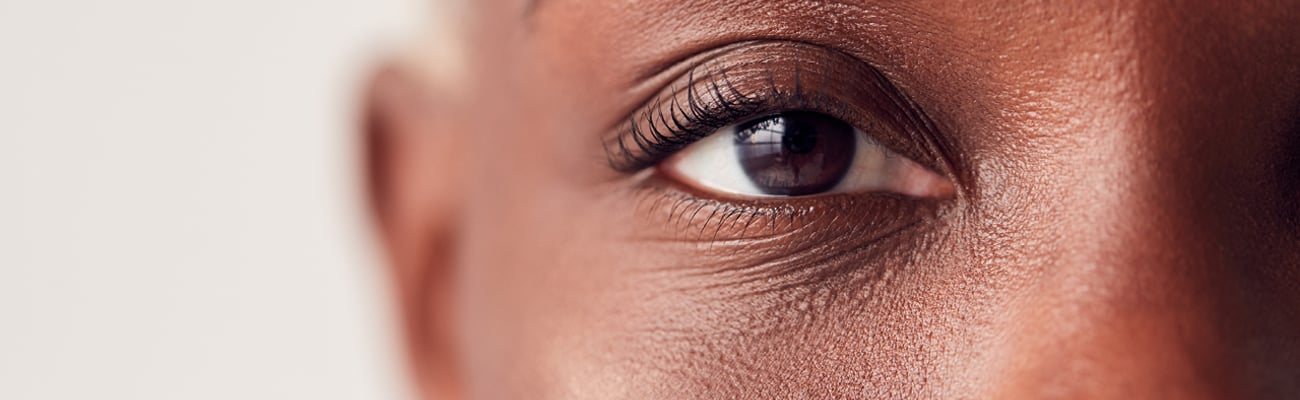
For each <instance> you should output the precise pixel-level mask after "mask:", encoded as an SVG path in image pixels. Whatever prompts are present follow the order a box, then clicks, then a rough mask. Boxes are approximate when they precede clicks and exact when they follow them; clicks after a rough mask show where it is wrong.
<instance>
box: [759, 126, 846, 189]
mask: <svg viewBox="0 0 1300 400" xmlns="http://www.w3.org/2000/svg"><path fill="white" fill-rule="evenodd" d="M854 135H855V132H854V129H853V126H852V125H849V124H848V123H847V122H844V121H841V120H839V119H836V118H834V117H831V116H828V115H825V114H820V113H815V112H809V111H787V112H782V113H779V114H774V115H769V116H766V117H762V118H758V119H755V120H752V121H749V122H746V123H743V124H740V125H738V126H736V154H737V156H738V158H739V159H740V164H741V166H742V167H743V169H744V170H745V175H746V176H748V177H749V180H750V181H752V182H754V185H756V186H758V189H759V190H761V191H762V192H763V193H765V194H771V195H780V196H801V195H808V194H815V193H821V192H825V191H827V190H830V189H831V188H833V187H835V185H837V184H839V182H840V180H841V179H843V178H844V174H845V173H847V172H848V170H849V166H850V165H852V163H853V152H854V150H855V147H856V145H857V137H856V136H854Z"/></svg>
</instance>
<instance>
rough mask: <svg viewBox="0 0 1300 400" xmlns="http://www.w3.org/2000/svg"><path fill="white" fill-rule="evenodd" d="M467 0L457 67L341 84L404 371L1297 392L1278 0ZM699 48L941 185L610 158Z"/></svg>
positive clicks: (495, 383) (776, 390) (1296, 229)
mask: <svg viewBox="0 0 1300 400" xmlns="http://www.w3.org/2000/svg"><path fill="white" fill-rule="evenodd" d="M475 4H477V8H476V9H475V11H474V13H473V18H472V21H475V22H477V23H476V24H472V25H471V27H472V29H470V30H469V35H468V40H469V43H474V44H475V45H474V46H472V47H471V51H470V54H469V57H468V63H469V66H470V68H468V71H469V76H468V77H467V78H466V79H464V80H462V81H460V82H458V85H452V86H448V85H447V84H445V83H438V82H436V81H435V80H430V79H422V78H421V77H423V76H426V74H423V73H422V70H421V67H419V66H415V65H410V64H402V63H394V65H393V66H391V67H389V68H385V69H382V71H381V72H380V73H379V74H377V76H376V78H375V79H374V84H373V85H372V90H371V91H370V92H369V97H368V98H369V100H368V104H369V107H368V108H367V110H368V116H369V118H368V121H369V124H368V125H367V129H366V138H367V148H368V150H369V151H368V154H369V159H368V160H369V164H368V165H369V171H370V175H369V176H370V182H371V183H372V185H371V193H372V197H373V199H374V205H375V207H374V208H375V210H376V215H377V216H378V220H379V221H380V226H381V230H382V232H383V233H384V236H385V243H386V244H387V250H388V254H390V256H391V260H392V264H393V266H394V271H395V273H394V276H395V278H396V279H395V280H396V282H397V285H396V286H397V287H398V289H399V290H398V293H399V295H400V299H401V304H402V306H403V310H404V313H403V315H404V320H405V322H406V327H407V334H408V335H407V336H408V338H409V342H410V343H411V352H412V359H413V360H414V364H415V368H414V369H415V374H416V376H417V378H418V379H417V380H418V381H419V382H420V383H421V385H420V386H421V389H422V391H423V393H424V394H425V395H427V396H428V397H429V398H486V399H524V398H527V399H544V398H557V399H621V398H627V399H650V398H662V399H687V398H708V399H723V398H728V399H760V398H762V399H766V398H817V399H823V398H998V399H1010V398H1032V399H1041V398H1187V399H1193V398H1197V399H1199V398H1205V399H1209V398H1234V399H1239V398H1288V397H1294V396H1297V395H1300V311H1297V310H1300V4H1297V3H1295V2H1289V1H1242V2H1231V1H1145V2H1137V1H1101V2H1026V1H998V2H992V1H990V2H978V3H976V2H955V1H929V0H922V1H906V2H903V1H872V0H838V1H812V0H770V1H739V0H712V1H709V0H699V1H668V0H665V1H594V0H543V1H542V2H541V3H539V4H536V5H535V6H533V7H532V8H531V11H529V8H528V7H529V6H527V5H525V4H523V3H522V2H517V1H508V0H500V1H495V2H475ZM843 59H848V60H853V62H844V60H843ZM709 63H714V64H712V65H720V66H749V68H750V69H751V70H754V71H769V72H767V74H768V76H771V77H775V78H774V79H772V80H771V81H772V82H775V83H773V85H776V86H782V87H784V88H788V87H789V85H792V83H790V82H792V81H791V80H790V79H789V78H790V77H792V76H794V75H793V74H794V72H793V71H796V70H797V71H800V73H801V74H802V75H801V76H804V77H807V76H815V77H816V78H815V79H805V81H804V84H805V87H804V90H807V91H812V92H817V93H830V94H831V95H835V96H838V97H839V98H842V99H843V100H842V101H843V102H845V103H849V105H850V106H852V107H850V108H854V109H862V110H866V111H864V112H862V113H861V115H858V117H859V119H858V120H852V121H848V122H851V123H854V124H855V125H859V126H862V125H864V124H865V125H871V124H877V125H879V126H882V127H883V128H880V129H877V130H875V131H872V134H873V135H874V136H876V137H877V138H878V139H879V140H880V142H882V143H884V144H887V145H888V146H889V147H890V148H892V149H894V150H895V151H897V152H899V153H900V154H903V155H905V156H907V157H909V158H911V159H913V160H915V161H916V162H918V163H920V164H923V165H925V166H927V167H929V168H931V169H932V170H933V171H935V172H937V173H939V174H940V175H942V176H944V177H945V178H947V179H948V180H949V181H950V182H951V183H952V184H953V185H954V187H955V188H956V193H955V194H954V195H952V196H950V197H944V198H929V199H917V198H907V197H901V196H897V195H891V194H888V193H840V194H833V195H821V196H811V197H799V198H784V199H764V200H753V199H735V198H727V197H725V196H716V195H711V194H709V193H706V192H702V191H699V190H695V189H692V188H690V187H689V186H688V185H684V184H683V183H682V182H680V181H678V180H675V179H674V178H672V177H668V176H664V174H662V173H653V172H647V173H637V172H638V169H636V168H632V169H627V168H624V169H623V170H616V169H615V168H611V165H610V163H609V162H608V161H611V158H610V157H612V156H611V152H610V151H609V150H610V148H609V146H608V145H609V143H611V141H610V140H611V139H610V138H611V137H617V135H618V134H619V133H620V132H622V131H624V130H625V129H623V128H626V126H625V124H631V122H629V121H630V120H632V121H635V119H636V116H637V115H640V114H644V112H643V111H644V107H646V106H647V104H649V103H652V100H654V99H656V98H660V97H664V96H669V97H670V98H671V93H672V92H673V88H675V87H680V85H682V84H683V80H682V79H683V77H684V76H686V75H688V72H690V71H692V70H693V69H699V68H703V67H701V66H704V65H710V64H709ZM854 63H860V65H858V66H856V67H855V66H854V65H857V64H854ZM862 65H869V66H870V67H868V68H867V69H863V68H862V67H861V66H862ZM872 69H874V70H878V71H879V74H880V75H881V76H883V77H884V78H885V79H886V80H887V81H888V82H889V83H890V85H892V89H888V88H886V89H882V90H880V91H875V92H870V93H867V94H862V95H855V94H853V93H849V92H852V89H853V88H862V87H873V86H870V82H871V80H870V78H869V76H868V75H870V74H868V73H864V72H863V71H870V70H872ZM697 74H698V72H697ZM714 78H716V76H715V77H714ZM705 79H713V78H705ZM738 80H740V81H744V79H743V78H742V79H738ZM750 81H753V82H759V81H761V80H757V79H751V80H750ZM753 82H751V83H743V82H742V83H740V84H738V85H746V84H754V83H753ZM783 85H784V86H783ZM845 88H849V89H845ZM759 89H761V88H759V87H757V86H755V89H754V90H751V91H756V90H759ZM890 90H893V92H891V91H890ZM837 91H838V92H837ZM895 92H896V94H897V96H898V97H900V98H905V99H907V100H909V101H910V103H911V104H912V105H913V107H914V109H915V110H917V113H918V114H919V115H923V116H924V118H922V120H924V121H928V122H929V124H928V125H927V124H912V125H909V124H908V123H906V121H904V122H898V121H902V120H905V119H906V118H901V117H897V116H898V115H900V112H899V110H896V109H887V108H888V107H883V106H881V107H876V106H874V105H873V104H877V103H879V104H885V103H882V102H880V101H879V99H880V98H883V97H880V96H887V95H889V94H890V93H895ZM835 93H840V94H835ZM845 93H847V94H845ZM872 93H875V94H872ZM881 93H885V94H883V95H882V94H881ZM873 96H875V97H873ZM873 99H874V100H873ZM889 104H894V103H889ZM891 117H897V118H892V119H891ZM848 119H849V118H846V120H848ZM891 124H892V125H891ZM873 126H874V125H873ZM918 126H920V127H918ZM614 153H616V152H614ZM615 158H616V157H615ZM615 164H617V162H616V163H615ZM639 170H645V171H656V169H655V168H654V167H653V166H651V167H648V168H641V169H639Z"/></svg>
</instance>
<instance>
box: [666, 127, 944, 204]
mask: <svg viewBox="0 0 1300 400" xmlns="http://www.w3.org/2000/svg"><path fill="white" fill-rule="evenodd" d="M659 169H660V170H661V171H662V172H663V173H664V175H666V176H667V177H669V178H671V179H673V180H675V181H677V182H680V183H682V184H684V185H687V186H689V187H692V188H694V189H697V190H702V191H705V192H708V193H714V194H717V195H720V196H724V197H741V198H752V197H773V196H784V197H793V196H811V195H818V194H825V193H845V192H848V193H863V192H891V193H896V194H901V195H905V196H910V197H918V198H943V197H947V196H950V195H951V194H952V192H953V187H952V184H951V183H950V182H949V181H948V180H947V179H946V178H944V177H943V176H940V175H939V174H938V173H935V172H933V171H931V170H930V169H929V168H927V167H925V166H923V165H921V164H919V163H917V162H915V161H913V160H911V159H908V158H906V157H903V156H901V155H899V154H897V153H895V152H893V151H892V150H890V149H888V148H887V147H885V146H883V145H881V144H879V143H878V142H877V141H875V140H872V139H871V138H869V137H868V136H867V135H866V134H865V133H863V131H862V130H860V129H858V128H856V127H854V126H852V125H851V124H849V123H847V122H845V121H843V120H840V119H838V118H835V117H832V116H829V115H826V114H822V113H817V112H812V111H786V112H780V113H775V114H771V115H768V116H763V117H758V118H754V119H750V120H747V121H744V122H741V123H737V124H733V125H729V126H727V127H724V128H721V129H718V130H717V131H715V132H714V133H713V134H710V135H708V136H706V137H704V138H701V139H700V140H698V141H697V142H695V143H693V144H691V145H689V146H687V147H686V148H684V149H682V150H681V151H679V152H678V153H677V154H675V155H673V156H671V157H669V158H667V159H665V160H664V161H663V162H662V163H661V164H660V165H659Z"/></svg>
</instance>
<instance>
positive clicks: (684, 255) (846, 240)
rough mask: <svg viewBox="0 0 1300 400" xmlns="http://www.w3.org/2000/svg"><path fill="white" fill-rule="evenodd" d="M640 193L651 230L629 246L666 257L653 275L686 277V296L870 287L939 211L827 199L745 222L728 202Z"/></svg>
mask: <svg viewBox="0 0 1300 400" xmlns="http://www.w3.org/2000/svg"><path fill="white" fill-rule="evenodd" d="M647 184H652V183H647ZM639 190H645V191H646V192H644V193H642V194H641V196H646V197H644V198H643V199H642V201H646V202H650V204H646V205H645V206H642V207H638V213H639V214H641V216H640V217H638V218H637V221H639V222H638V224H645V225H640V226H637V227H636V229H635V232H637V233H636V235H635V236H632V237H628V238H626V239H627V240H631V241H636V242H638V243H641V245H642V246H651V247H652V248H655V249H658V250H657V251H656V253H657V254H660V255H661V256H662V257H656V258H657V259H659V260H661V261H660V263H659V264H658V265H656V266H648V267H647V268H648V270H647V271H646V272H654V273H656V274H670V275H671V276H676V277H679V278H682V279H679V280H675V282H680V283H681V284H682V285H686V286H688V287H682V288H681V289H689V288H695V289H699V290H725V291H727V292H728V293H733V294H742V295H743V294H750V293H757V292H770V291H774V290H786V289H792V288H796V287H801V286H802V287H806V286H808V285H814V284H819V283H826V282H830V281H832V280H843V281H844V282H850V281H852V282H863V281H862V279H868V278H870V277H871V276H874V275H875V274H877V273H879V270H878V268H881V267H883V266H884V265H890V264H891V263H893V262H887V261H888V260H895V259H897V257H893V258H890V257H892V256H890V255H891V254H892V255H897V254H906V253H908V252H909V250H907V249H908V248H909V247H908V246H910V245H912V244H914V243H915V242H916V240H917V239H916V238H917V237H918V235H921V233H920V232H923V231H919V230H918V228H919V227H920V226H923V225H924V223H925V221H926V218H927V217H926V215H927V214H929V213H932V212H933V211H934V210H935V208H933V207H931V206H932V205H933V204H934V203H929V204H926V203H924V202H917V201H914V200H910V199H904V198H899V197H881V198H876V199H870V200H867V201H856V202H854V201H852V200H849V201H850V202H849V203H843V204H836V201H835V200H832V199H826V200H829V201H822V202H810V203H809V204H808V205H805V206H801V207H777V208H773V209H769V210H767V211H759V212H757V213H756V214H747V213H746V214H744V215H743V216H742V215H738V214H735V213H729V212H728V210H730V209H729V208H728V205H727V204H725V203H719V202H716V201H713V200H708V199H703V198H698V197H693V196H692V195H690V194H685V193H677V192H674V191H673V189H666V188H655V187H647V188H643V189H639ZM656 203H657V204H656ZM715 212H716V214H715ZM708 214H713V215H708ZM723 214H727V215H728V216H726V217H723V216H722V215H723ZM745 218H758V219H756V220H746V219H745ZM746 224H748V225H749V226H748V228H747V229H746V228H741V226H742V225H746ZM764 224H770V225H764ZM656 228H657V229H656ZM742 232H743V233H742Z"/></svg>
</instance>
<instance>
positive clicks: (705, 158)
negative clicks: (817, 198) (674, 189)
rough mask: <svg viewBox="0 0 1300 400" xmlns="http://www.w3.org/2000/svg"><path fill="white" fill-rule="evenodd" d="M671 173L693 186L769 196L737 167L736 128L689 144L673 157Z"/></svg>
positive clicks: (725, 129)
mask: <svg viewBox="0 0 1300 400" xmlns="http://www.w3.org/2000/svg"><path fill="white" fill-rule="evenodd" d="M672 162H674V163H675V167H676V168H675V172H677V173H678V174H681V175H682V177H683V178H686V179H688V180H691V181H692V182H688V183H691V184H693V185H697V186H703V187H704V188H707V189H711V190H716V191H720V192H725V193H731V194H739V195H744V196H769V197H774V196H772V195H769V194H765V193H763V192H762V191H761V190H759V188H758V186H757V185H754V182H753V181H750V180H749V175H747V174H745V170H744V168H743V167H741V165H740V157H739V156H738V155H737V154H736V125H732V126H728V127H726V128H722V129H718V131H717V132H714V133H713V134H711V135H709V136H707V137H705V138H703V139H700V140H698V141H696V142H695V143H692V144H691V145H690V146H687V147H686V148H685V149H682V151H681V152H679V153H678V154H677V160H675V161H672Z"/></svg>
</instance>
